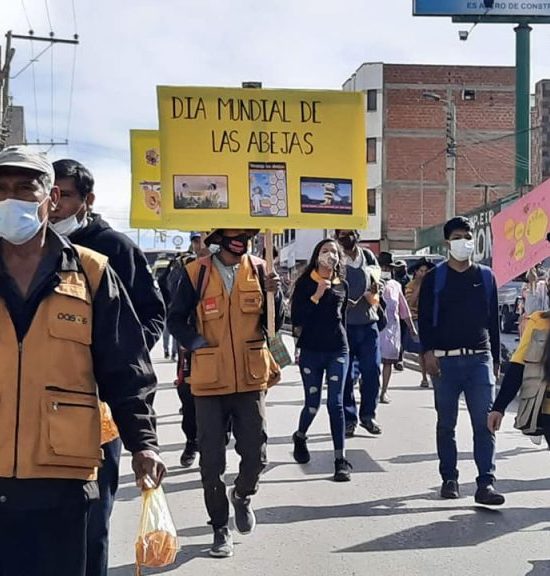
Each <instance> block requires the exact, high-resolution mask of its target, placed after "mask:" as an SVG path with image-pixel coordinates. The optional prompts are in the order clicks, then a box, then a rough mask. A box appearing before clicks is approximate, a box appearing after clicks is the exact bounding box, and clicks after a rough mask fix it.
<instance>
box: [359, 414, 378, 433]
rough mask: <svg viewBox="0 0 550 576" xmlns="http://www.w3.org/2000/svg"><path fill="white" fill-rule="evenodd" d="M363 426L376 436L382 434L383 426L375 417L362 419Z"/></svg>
mask: <svg viewBox="0 0 550 576" xmlns="http://www.w3.org/2000/svg"><path fill="white" fill-rule="evenodd" d="M361 426H362V427H363V428H365V429H366V430H368V431H369V432H370V433H371V434H374V435H375V436H379V435H380V434H382V428H381V427H380V424H378V422H377V421H376V420H375V419H374V418H368V419H367V420H363V421H361Z"/></svg>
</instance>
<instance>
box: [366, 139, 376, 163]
mask: <svg viewBox="0 0 550 576" xmlns="http://www.w3.org/2000/svg"><path fill="white" fill-rule="evenodd" d="M375 162H376V138H367V164H373V163H375Z"/></svg>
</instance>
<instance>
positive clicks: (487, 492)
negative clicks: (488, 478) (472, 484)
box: [475, 484, 506, 506]
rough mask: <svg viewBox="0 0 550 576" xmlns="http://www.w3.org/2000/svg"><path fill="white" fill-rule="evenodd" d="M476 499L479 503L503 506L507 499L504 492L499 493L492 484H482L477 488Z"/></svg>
mask: <svg viewBox="0 0 550 576" xmlns="http://www.w3.org/2000/svg"><path fill="white" fill-rule="evenodd" d="M475 500H476V502H477V503H478V504H484V505H485V506H502V505H503V504H504V502H505V501H506V499H505V498H504V496H503V495H502V494H499V493H498V492H497V491H496V490H495V487H494V486H493V485H492V484H489V485H488V486H480V487H479V488H478V489H477V490H476V495H475Z"/></svg>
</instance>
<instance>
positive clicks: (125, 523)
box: [110, 360, 550, 576]
mask: <svg viewBox="0 0 550 576" xmlns="http://www.w3.org/2000/svg"><path fill="white" fill-rule="evenodd" d="M156 366H157V370H158V375H159V379H160V382H161V385H160V389H159V392H158V395H157V400H156V408H157V410H158V430H159V434H160V440H161V443H162V454H163V457H164V458H165V460H166V463H167V464H168V466H169V467H170V472H169V475H168V477H167V478H166V480H165V483H164V487H165V490H166V492H167V495H168V500H169V504H170V506H171V509H172V512H173V515H174V518H175V521H176V525H177V527H178V532H179V536H180V544H181V552H180V553H179V555H178V558H177V562H176V564H175V565H174V566H173V567H170V568H168V569H165V570H164V571H162V570H156V571H155V570H144V572H143V574H159V573H165V574H178V575H182V576H183V575H193V576H197V575H202V574H204V575H207V574H219V575H222V576H233V575H234V576H260V575H268V576H270V575H284V576H294V575H296V576H304V575H306V576H309V575H312V576H313V575H315V576H329V575H330V576H333V575H334V576H336V575H345V576H353V575H358V576H359V575H365V574H368V575H376V576H396V575H397V576H417V575H418V576H431V575H432V574H441V575H443V576H447V575H455V574H456V575H459V574H460V575H469V576H477V575H479V576H482V575H483V576H487V575H489V576H492V575H499V576H520V575H521V576H523V575H527V574H529V575H530V576H542V575H547V574H548V575H550V546H549V535H548V531H549V530H550V509H549V498H548V495H549V489H550V480H549V479H548V471H549V470H550V456H549V454H548V452H547V450H546V447H545V446H535V445H534V444H533V443H532V442H531V441H530V440H529V439H528V438H526V437H523V436H522V435H521V434H519V433H518V432H516V431H514V430H513V429H512V427H511V425H512V420H513V418H512V416H507V418H506V419H505V426H504V429H503V430H502V431H501V433H500V435H499V437H498V453H499V456H498V464H497V466H498V470H497V474H498V477H499V482H498V487H499V489H500V490H501V491H503V492H504V493H505V494H506V496H507V502H506V505H505V506H504V507H502V508H501V509H499V510H489V509H487V508H483V507H480V506H477V505H475V504H474V501H473V494H474V490H475V476H476V471H475V467H474V465H473V462H472V454H471V450H472V446H471V429H470V425H469V421H468V418H467V413H466V412H465V409H464V406H462V409H461V414H460V421H459V427H458V439H459V451H460V454H459V457H460V470H461V489H462V495H463V496H462V498H461V499H459V500H457V501H442V500H440V499H439V497H438V489H439V484H440V479H439V476H438V471H437V456H436V454H435V430H434V426H435V414H434V410H433V392H432V391H431V390H425V389H421V388H419V386H418V384H419V375H418V374H417V373H415V372H412V371H406V372H404V373H402V374H396V375H395V376H394V379H393V381H392V383H391V390H390V395H391V399H392V403H391V404H390V405H387V406H381V407H380V409H379V421H380V423H381V424H382V426H383V428H384V433H383V435H382V436H380V437H376V438H375V437H372V436H370V435H369V434H368V433H367V432H366V431H363V430H361V431H360V432H359V434H358V435H357V436H356V437H355V438H353V439H351V440H350V441H348V443H347V455H348V458H349V460H350V461H351V462H352V464H353V467H354V470H353V477H352V481H351V482H350V483H347V484H335V483H334V482H332V481H331V476H332V472H333V455H332V447H331V441H330V435H329V427H328V417H327V414H326V411H325V410H323V411H322V412H321V413H319V415H318V418H317V420H316V421H315V423H314V425H313V427H312V429H311V432H310V448H311V450H312V460H311V462H310V463H309V464H307V465H305V466H300V465H298V464H295V463H294V462H293V460H292V455H291V450H292V446H291V435H292V433H293V432H294V430H295V428H296V423H297V419H298V414H299V411H300V408H301V405H302V395H303V392H302V388H301V384H300V382H299V376H298V372H297V369H296V368H295V367H290V368H287V369H286V370H285V378H284V382H283V383H282V384H280V385H279V386H277V387H276V388H275V389H273V390H272V391H271V392H270V393H269V396H268V407H269V408H268V410H269V411H268V418H269V435H270V442H269V460H270V464H269V467H268V469H267V470H266V472H265V474H264V476H263V479H262V485H261V489H260V492H259V494H258V495H257V496H256V497H255V499H254V506H255V509H256V514H257V518H258V526H257V529H256V531H255V532H254V534H252V535H250V536H240V535H236V536H235V542H236V547H235V556H234V557H233V558H231V559H223V560H219V559H218V560H215V559H211V558H209V557H208V548H209V545H210V543H211V529H210V527H209V526H207V525H206V521H207V517H206V512H205V509H204V505H203V500H202V491H201V485H200V479H199V474H198V470H197V468H196V467H195V468H192V469H190V470H183V469H182V468H180V467H179V465H178V462H179V456H180V453H181V450H182V449H183V446H184V440H183V437H182V433H181V431H180V427H179V421H180V416H179V414H178V409H179V403H178V398H177V395H176V392H175V390H174V387H173V386H172V384H171V381H172V379H173V371H174V364H172V363H165V362H164V361H163V360H159V361H158V362H157V364H156ZM237 463H238V460H237V458H236V455H235V454H234V452H233V450H231V451H230V456H229V466H228V474H227V476H228V484H229V483H230V481H231V480H232V479H233V478H234V476H235V472H236V470H237ZM121 473H122V478H121V487H120V491H119V495H118V501H117V503H116V505H115V511H114V516H113V522H112V546H111V562H110V565H111V567H112V568H111V570H110V575H111V576H131V575H133V574H134V566H133V559H134V548H133V546H134V540H135V534H136V530H137V524H138V516H139V510H140V498H139V494H138V491H137V489H136V488H135V487H134V484H133V478H132V475H131V474H130V469H129V458H128V457H127V456H124V457H123V464H122V472H121Z"/></svg>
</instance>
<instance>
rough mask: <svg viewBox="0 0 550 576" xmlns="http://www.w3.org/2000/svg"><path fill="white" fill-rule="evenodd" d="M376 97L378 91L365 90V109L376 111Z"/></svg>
mask: <svg viewBox="0 0 550 576" xmlns="http://www.w3.org/2000/svg"><path fill="white" fill-rule="evenodd" d="M377 98H378V92H377V91H376V90H367V110H368V111H369V112H375V111H376V100H377Z"/></svg>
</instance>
